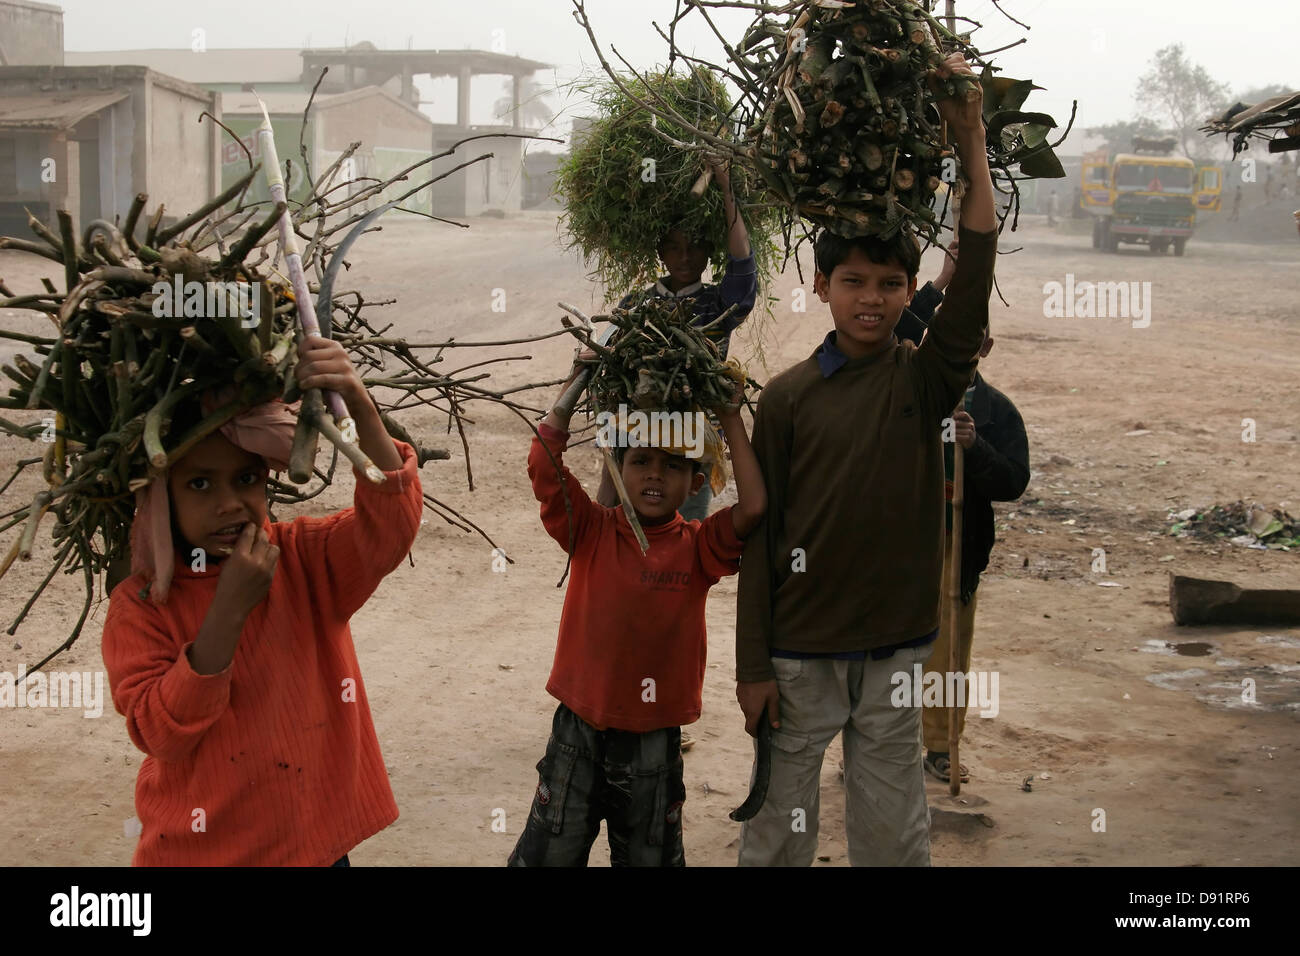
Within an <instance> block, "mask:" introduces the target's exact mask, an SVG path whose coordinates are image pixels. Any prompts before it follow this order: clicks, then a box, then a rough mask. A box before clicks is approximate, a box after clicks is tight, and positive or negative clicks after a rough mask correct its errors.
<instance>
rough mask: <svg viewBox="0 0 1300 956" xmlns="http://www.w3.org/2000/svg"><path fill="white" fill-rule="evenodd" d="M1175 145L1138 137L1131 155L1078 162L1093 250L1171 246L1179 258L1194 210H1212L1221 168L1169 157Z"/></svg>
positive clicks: (1160, 250)
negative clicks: (1133, 245)
mask: <svg viewBox="0 0 1300 956" xmlns="http://www.w3.org/2000/svg"><path fill="white" fill-rule="evenodd" d="M1173 146H1174V141H1173V140H1171V139H1164V140H1145V139H1141V138H1139V139H1137V140H1135V143H1134V151H1133V152H1131V153H1119V154H1118V155H1116V156H1115V157H1114V158H1113V159H1109V160H1108V161H1104V162H1103V161H1100V159H1099V158H1097V157H1091V158H1089V159H1086V160H1085V162H1084V164H1083V174H1082V175H1083V182H1082V190H1081V198H1080V203H1081V204H1082V206H1083V208H1084V210H1085V211H1086V212H1088V213H1090V214H1091V215H1092V216H1093V217H1094V222H1093V230H1092V246H1093V248H1094V249H1105V250H1106V251H1108V252H1115V251H1116V250H1118V248H1119V245H1120V243H1122V242H1126V243H1139V244H1146V245H1147V246H1148V247H1149V248H1150V249H1151V251H1152V252H1153V253H1155V254H1157V255H1159V254H1162V253H1164V252H1165V251H1166V250H1167V249H1168V248H1169V247H1170V246H1172V247H1173V250H1174V255H1176V256H1181V255H1182V254H1183V250H1184V249H1185V248H1186V245H1187V240H1188V238H1190V237H1191V235H1192V231H1193V229H1194V227H1195V224H1196V212H1197V210H1198V209H1200V210H1203V211H1206V212H1213V211H1217V210H1218V208H1219V204H1220V201H1221V198H1220V193H1221V192H1222V184H1223V169H1222V167H1218V166H1204V167H1201V168H1200V169H1197V167H1196V164H1195V163H1194V162H1192V161H1191V160H1190V159H1184V158H1182V157H1179V156H1173V155H1169V154H1171V153H1172V151H1173Z"/></svg>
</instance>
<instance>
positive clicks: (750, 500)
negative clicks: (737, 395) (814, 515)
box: [509, 353, 767, 866]
mask: <svg viewBox="0 0 1300 956" xmlns="http://www.w3.org/2000/svg"><path fill="white" fill-rule="evenodd" d="M586 355H587V357H589V358H590V357H594V356H592V355H591V353H586ZM578 379H579V373H578V372H577V371H576V370H575V371H574V373H573V375H572V376H571V377H570V379H569V382H568V383H567V384H566V385H565V387H564V390H563V391H562V392H561V398H560V401H559V402H558V403H557V404H556V406H555V407H554V408H553V409H551V412H550V414H548V415H547V416H546V419H545V420H544V421H543V422H542V423H541V425H540V426H539V427H538V433H539V435H540V436H541V437H540V438H534V439H533V444H532V448H531V450H530V452H529V455H528V475H529V477H530V478H531V479H532V483H533V494H534V495H535V496H536V498H537V500H538V501H539V502H541V505H542V509H541V510H542V524H543V525H545V527H546V531H547V533H548V534H549V535H550V536H551V537H552V538H554V539H555V541H556V542H557V543H558V544H559V545H560V547H562V548H565V549H566V550H568V549H570V543H572V548H571V550H570V554H571V556H572V559H573V576H572V578H571V579H570V580H569V587H568V591H567V592H566V593H565V596H564V613H563V616H562V617H561V619H560V634H559V640H558V642H557V644H556V648H555V664H554V666H553V667H552V669H551V679H550V680H549V681H548V682H547V685H546V689H547V691H549V692H550V694H551V695H552V696H553V697H555V698H557V699H558V700H559V701H560V705H559V707H558V708H557V709H556V711H555V718H554V720H553V721H552V724H551V738H550V740H549V742H548V743H547V746H546V756H545V757H543V758H542V760H541V762H540V763H539V764H538V765H537V770H538V774H539V780H538V784H537V790H536V793H535V794H534V797H533V804H532V809H531V810H530V811H529V815H528V822H527V824H526V825H525V828H524V832H523V834H522V835H521V836H520V838H519V843H518V845H517V846H516V847H515V850H514V852H513V853H512V854H511V855H510V861H509V862H510V865H511V866H583V865H585V864H586V862H587V858H588V855H589V854H590V852H591V846H592V844H593V842H594V841H595V839H596V833H597V831H598V830H599V829H600V821H601V820H602V819H604V820H605V821H606V824H607V825H608V832H609V850H610V865H612V866H681V865H684V863H685V858H684V853H683V850H682V818H681V808H682V803H683V801H684V800H685V799H686V790H685V786H684V784H683V782H682V756H681V725H682V724H689V723H691V722H692V721H695V720H698V719H699V716H700V702H701V701H700V698H701V691H702V689H703V686H704V658H705V650H706V647H707V644H706V639H705V631H704V603H705V599H706V597H707V596H708V592H709V588H710V587H712V586H713V585H714V584H716V583H717V582H718V580H719V579H721V578H722V577H723V576H725V575H728V574H735V573H736V571H737V570H738V568H739V559H740V553H741V551H742V549H743V547H744V538H745V536H746V535H747V534H749V532H750V531H751V530H752V529H753V528H754V527H755V525H757V524H758V522H759V520H760V519H761V518H762V515H763V511H764V509H765V508H766V501H767V499H766V495H765V493H764V490H763V476H762V473H761V472H760V471H759V468H758V460H757V458H755V457H754V452H753V449H751V448H750V446H749V436H748V435H746V434H745V426H744V423H743V422H742V421H741V420H740V409H739V407H738V406H735V405H733V406H728V407H724V408H720V409H717V413H718V419H719V420H720V421H721V423H722V428H723V431H724V432H725V433H726V436H727V447H728V448H729V449H730V450H731V462H732V467H733V470H734V471H735V475H736V495H737V502H736V504H735V505H732V506H731V507H729V508H724V509H722V510H720V511H717V512H715V513H714V514H711V515H709V516H708V517H707V518H705V519H704V521H702V522H701V521H687V520H686V519H684V518H683V517H682V516H681V515H680V514H678V509H679V508H680V507H681V505H682V502H683V501H685V500H686V498H687V496H688V495H690V494H693V493H695V492H698V491H699V490H700V487H701V486H702V485H703V484H704V478H705V476H704V474H703V472H702V470H701V467H700V465H701V462H700V458H698V457H696V458H695V459H694V460H692V459H689V458H687V457H685V456H683V455H681V454H679V453H676V450H675V449H672V448H661V447H633V448H626V449H623V450H622V451H623V454H622V456H621V461H620V464H621V477H622V480H623V484H624V486H625V488H626V490H627V493H628V498H629V500H630V501H631V502H632V504H633V507H634V509H635V511H636V516H637V519H638V520H639V521H640V523H641V526H642V528H643V530H644V531H645V535H646V538H647V539H648V541H649V544H650V548H649V551H648V552H646V553H645V554H642V553H641V548H640V545H639V544H638V543H637V540H636V537H635V533H634V532H633V530H632V526H631V524H630V523H629V522H628V520H627V517H626V515H625V514H624V512H623V509H622V508H621V507H619V508H607V507H604V506H602V505H599V504H597V503H595V502H594V501H592V500H591V499H590V498H589V497H588V496H587V493H586V492H585V491H583V489H582V485H581V484H579V483H578V480H577V478H575V477H574V476H573V475H572V474H571V473H570V472H569V470H568V469H567V468H564V466H563V463H562V457H561V456H562V453H563V451H564V448H565V446H566V444H567V443H568V438H569V434H568V428H569V418H570V416H571V415H572V412H573V407H574V404H576V401H577V398H578V395H579V394H580V391H581V387H580V386H579V385H576V384H575V383H576V382H577V381H578ZM700 418H701V419H702V418H703V414H702V413H701V414H700ZM699 425H700V429H699V433H703V431H704V430H706V429H708V428H709V427H710V426H709V425H708V423H707V422H703V421H701V422H699ZM666 443H672V439H669V440H668V441H667V442H666ZM566 488H567V497H568V503H569V507H566V505H565V497H566V494H565V489H566ZM569 508H571V509H572V512H571V514H570V511H569ZM570 522H572V534H571V533H570Z"/></svg>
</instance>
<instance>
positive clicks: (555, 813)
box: [532, 737, 578, 833]
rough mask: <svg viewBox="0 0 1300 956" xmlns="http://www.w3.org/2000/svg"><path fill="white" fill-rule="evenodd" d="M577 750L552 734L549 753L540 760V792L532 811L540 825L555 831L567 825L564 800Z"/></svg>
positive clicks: (538, 786)
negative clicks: (565, 823) (565, 822)
mask: <svg viewBox="0 0 1300 956" xmlns="http://www.w3.org/2000/svg"><path fill="white" fill-rule="evenodd" d="M577 757H578V752H577V750H576V749H575V748H573V747H570V746H568V745H567V744H562V743H560V742H559V741H558V740H556V739H555V738H554V737H552V738H551V739H550V740H549V741H548V742H547V744H546V756H545V757H543V758H542V759H541V760H539V761H538V762H537V792H536V794H535V795H534V797H533V807H532V813H533V817H534V819H535V820H536V822H537V824H538V825H539V826H542V827H545V828H546V829H548V830H550V831H551V832H552V833H559V832H560V831H561V830H563V829H564V801H565V799H566V798H567V797H568V795H569V787H570V785H571V784H572V782H573V771H574V768H575V767H576V765H577Z"/></svg>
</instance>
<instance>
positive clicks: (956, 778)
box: [944, 0, 966, 797]
mask: <svg viewBox="0 0 1300 956" xmlns="http://www.w3.org/2000/svg"><path fill="white" fill-rule="evenodd" d="M955 7H956V3H955V0H946V2H945V4H944V18H945V19H946V20H947V23H948V32H949V33H956V32H957V29H956V27H957V20H956V10H955ZM947 140H948V129H947V124H945V125H944V142H947ZM959 186H960V184H959V182H953V183H952V184H951V185H950V187H949V188H950V189H951V190H952V229H953V232H954V233H955V232H957V231H958V230H959V229H960V228H961V190H960V188H959ZM964 408H965V402H964V401H963V402H962V403H961V404H959V405H958V406H957V409H956V410H954V411H953V415H954V417H955V416H956V414H957V411H959V410H962V409H964ZM963 452H964V449H963V448H962V447H961V442H959V441H957V440H956V436H954V437H953V443H952V543H951V547H950V548H949V550H948V566H947V571H948V575H947V578H948V579H947V582H946V583H947V594H946V595H945V599H946V600H947V602H948V621H947V624H948V631H947V635H946V636H947V638H948V673H949V674H956V673H957V669H958V666H959V658H958V654H957V639H958V637H959V635H960V632H961V629H960V627H959V623H960V619H961V534H962V511H963V505H964V502H965V497H966V495H965V481H964V475H963V471H964V465H965V455H964V454H963ZM944 686H945V687H947V686H949V684H948V681H947V680H946V679H945V681H944ZM954 687H955V685H954ZM964 702H965V701H964V700H963V703H964ZM960 750H961V734H960V733H959V732H958V728H957V702H956V700H955V699H953V700H950V701H949V702H948V792H949V793H950V794H952V795H953V796H954V797H955V796H957V795H958V794H959V793H961V754H960Z"/></svg>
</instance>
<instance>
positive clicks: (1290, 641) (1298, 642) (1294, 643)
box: [1255, 634, 1300, 647]
mask: <svg viewBox="0 0 1300 956" xmlns="http://www.w3.org/2000/svg"><path fill="white" fill-rule="evenodd" d="M1255 640H1256V641H1257V642H1258V643H1260V644H1281V645H1282V646H1283V647H1300V639H1297V638H1294V637H1289V636H1288V635H1286V634H1265V635H1263V636H1261V637H1257V638H1255Z"/></svg>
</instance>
